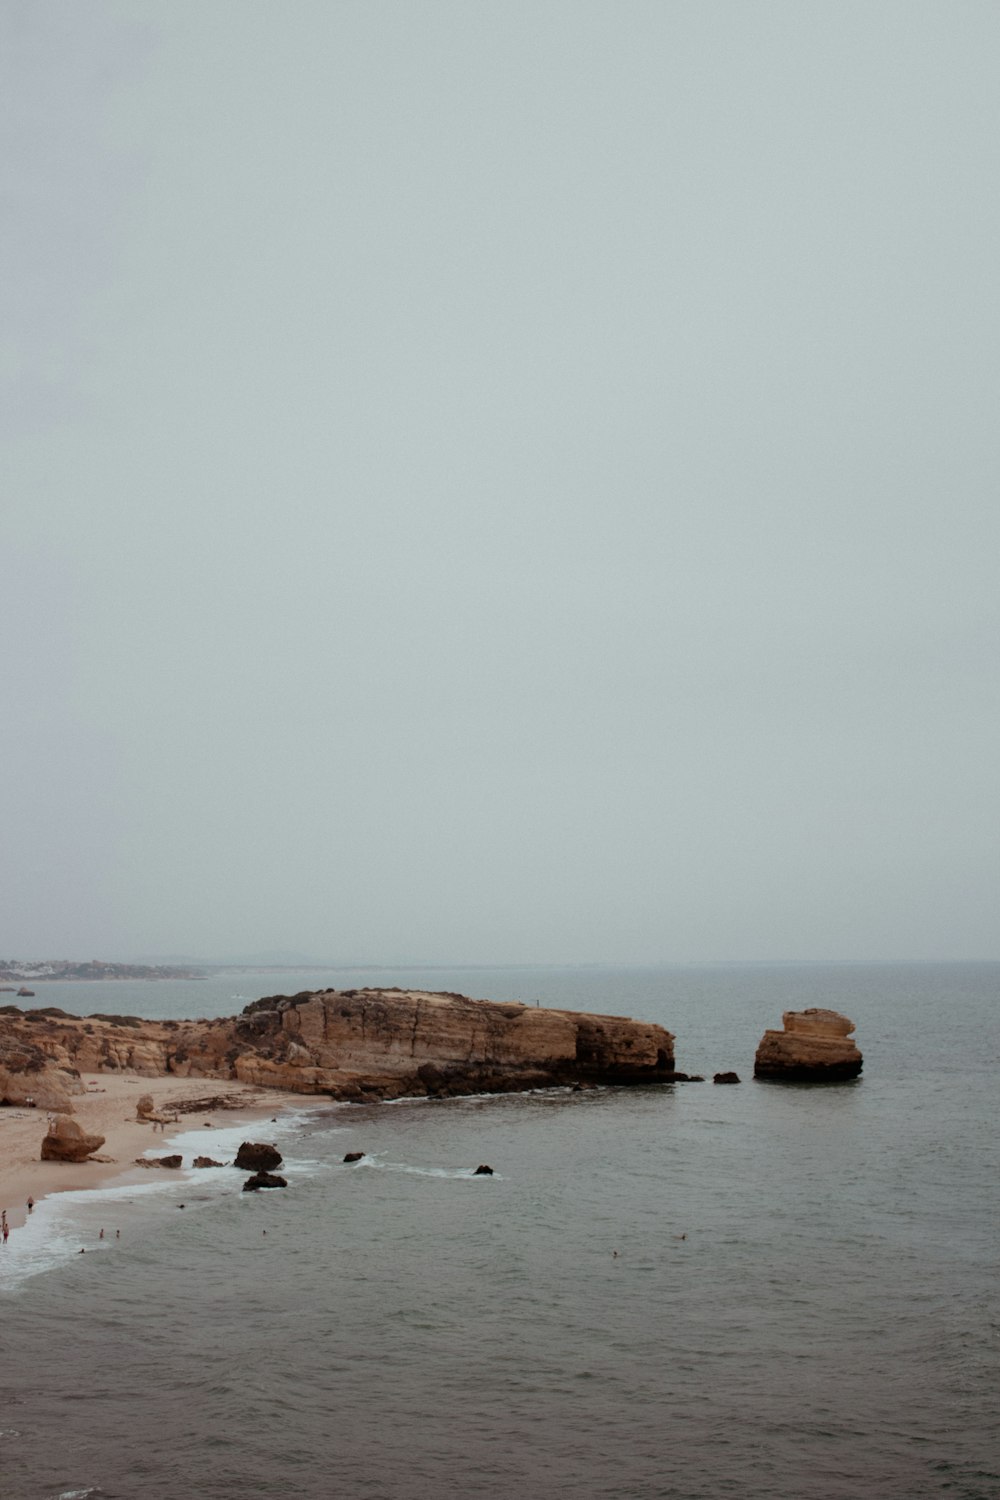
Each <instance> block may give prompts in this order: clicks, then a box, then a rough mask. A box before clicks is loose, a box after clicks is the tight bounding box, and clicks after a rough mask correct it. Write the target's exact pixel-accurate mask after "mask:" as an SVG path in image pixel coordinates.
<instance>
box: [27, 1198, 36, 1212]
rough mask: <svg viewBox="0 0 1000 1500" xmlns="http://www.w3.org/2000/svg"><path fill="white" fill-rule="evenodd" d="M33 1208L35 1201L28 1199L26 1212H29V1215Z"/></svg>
mask: <svg viewBox="0 0 1000 1500" xmlns="http://www.w3.org/2000/svg"><path fill="white" fill-rule="evenodd" d="M34 1206H35V1200H34V1198H29V1199H28V1212H29V1214H30V1213H31V1210H32V1209H33V1208H34Z"/></svg>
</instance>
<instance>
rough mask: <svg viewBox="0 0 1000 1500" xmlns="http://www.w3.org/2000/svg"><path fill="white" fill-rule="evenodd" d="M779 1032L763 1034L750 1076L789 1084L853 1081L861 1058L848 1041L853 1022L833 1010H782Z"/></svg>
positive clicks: (859, 1067)
mask: <svg viewBox="0 0 1000 1500" xmlns="http://www.w3.org/2000/svg"><path fill="white" fill-rule="evenodd" d="M782 1023H783V1025H784V1030H783V1031H765V1033H764V1035H763V1037H762V1039H761V1043H760V1046H759V1047H758V1048H757V1056H756V1058H755V1059H754V1066H753V1071H754V1077H755V1078H769V1079H785V1080H787V1081H788V1082H791V1083H832V1082H837V1081H839V1080H841V1079H844V1078H856V1077H857V1076H858V1074H859V1073H860V1072H861V1065H862V1061H863V1059H862V1056H861V1053H860V1052H859V1051H858V1049H857V1047H856V1046H855V1045H854V1043H853V1042H852V1041H851V1039H850V1038H851V1032H852V1031H853V1030H854V1022H853V1021H849V1020H848V1019H847V1017H846V1016H841V1015H838V1014H837V1012H836V1011H835V1010H817V1009H810V1010H786V1011H785V1014H784V1015H783V1016H782Z"/></svg>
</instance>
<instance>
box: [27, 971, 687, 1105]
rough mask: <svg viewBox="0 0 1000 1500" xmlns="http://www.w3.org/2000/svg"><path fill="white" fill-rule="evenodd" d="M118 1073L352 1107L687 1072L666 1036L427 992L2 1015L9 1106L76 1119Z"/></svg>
mask: <svg viewBox="0 0 1000 1500" xmlns="http://www.w3.org/2000/svg"><path fill="white" fill-rule="evenodd" d="M116 1072H131V1073H138V1074H140V1075H141V1076H144V1077H149V1078H155V1077H166V1076H173V1077H175V1078H206V1079H207V1078H214V1079H224V1080H228V1081H237V1082H239V1083H242V1084H253V1085H258V1086H263V1087H267V1088H273V1089H281V1090H285V1091H288V1092H292V1093H296V1094H310V1095H325V1096H327V1097H331V1098H335V1099H346V1100H364V1099H380V1098H390V1097H402V1096H409V1097H425V1096H430V1097H435V1098H440V1097H447V1096H449V1095H457V1094H471V1093H502V1092H509V1091H513V1090H520V1089H527V1088H544V1087H549V1086H553V1085H572V1084H581V1085H585V1084H588V1083H589V1084H596V1083H613V1084H636V1083H650V1082H654V1083H655V1082H671V1081H673V1080H675V1079H679V1078H683V1077H684V1076H685V1075H683V1074H678V1073H676V1072H675V1071H674V1038H673V1036H672V1034H671V1033H670V1032H669V1031H667V1030H665V1029H664V1028H663V1027H662V1026H657V1025H653V1024H652V1023H649V1022H644V1021H633V1020H630V1019H627V1018H625V1017H621V1016H601V1015H589V1014H585V1013H583V1012H577V1011H565V1010H548V1009H540V1008H536V1007H532V1006H526V1005H523V1004H520V1003H512V1004H500V1003H496V1002H493V1001H488V1000H472V999H469V998H468V997H467V996H465V995H456V994H442V993H431V992H428V991H422V990H387V989H362V990H321V991H312V992H303V993H302V994H299V995H294V996H288V995H275V996H271V997H269V998H267V999H264V1000H258V1001H255V1002H254V1003H253V1004H252V1005H248V1006H247V1007H246V1009H245V1010H244V1011H243V1012H242V1013H241V1014H240V1015H238V1016H231V1017H226V1018H222V1019H218V1020H200V1021H147V1020H142V1019H141V1018H139V1017H137V1016H109V1015H94V1016H87V1017H77V1016H69V1015H67V1014H66V1013H65V1012H63V1011H61V1010H59V1009H57V1008H56V1007H52V1006H49V1007H44V1008H41V1009H36V1010H29V1011H21V1010H20V1009H18V1008H17V1007H16V1006H13V1005H10V1006H4V1007H2V1008H0V1100H6V1101H7V1102H9V1103H12V1104H23V1103H25V1102H28V1101H30V1100H33V1101H34V1103H35V1104H36V1105H37V1106H39V1107H41V1108H44V1109H46V1110H55V1111H63V1112H67V1113H72V1109H73V1105H72V1099H73V1096H74V1095H75V1094H78V1093H80V1092H81V1089H82V1086H81V1084H80V1081H79V1075H80V1074H81V1073H95V1074H101V1073H116Z"/></svg>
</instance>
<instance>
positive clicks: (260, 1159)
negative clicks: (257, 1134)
mask: <svg viewBox="0 0 1000 1500" xmlns="http://www.w3.org/2000/svg"><path fill="white" fill-rule="evenodd" d="M235 1164H236V1166H238V1167H240V1168H242V1170H243V1171H244V1172H268V1171H270V1169H271V1167H280V1166H281V1152H280V1151H279V1150H278V1149H277V1147H275V1146H267V1145H264V1144H263V1142H260V1141H257V1142H254V1141H244V1142H243V1144H242V1146H241V1147H240V1149H239V1150H238V1151H237V1153H236V1163H235Z"/></svg>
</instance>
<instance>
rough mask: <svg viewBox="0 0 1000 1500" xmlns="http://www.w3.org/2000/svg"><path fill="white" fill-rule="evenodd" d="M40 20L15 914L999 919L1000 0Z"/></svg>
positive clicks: (3, 589)
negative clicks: (999, 78) (996, 0)
mask: <svg viewBox="0 0 1000 1500" xmlns="http://www.w3.org/2000/svg"><path fill="white" fill-rule="evenodd" d="M0 17H2V77H0V84H2V88H0V130H2V151H0V186H2V195H3V196H2V235H0V256H2V266H0V270H2V287H0V297H2V304H0V306H2V324H0V373H2V391H0V427H2V433H0V437H2V501H0V505H2V520H0V622H2V630H3V652H2V663H0V665H2V679H3V680H2V698H0V735H2V739H0V743H2V745H3V772H2V776H0V841H2V855H0V883H2V893H0V895H2V900H0V951H2V952H3V953H4V954H5V955H6V956H21V957H34V956H75V957H87V958H89V957H105V958H116V957H128V956H131V955H135V954H148V953H160V954H165V953H174V952H187V953H196V954H200V955H203V956H205V957H206V958H208V957H212V956H213V955H217V954H220V953H236V952H241V951H247V950H250V951H259V950H261V949H263V948H276V947H281V948H292V949H296V950H300V951H303V952H305V953H309V954H313V955H316V956H318V957H320V958H323V959H328V960H331V959H336V960H342V961H373V962H383V963H391V962H403V961H407V960H418V959H427V960H435V961H439V962H456V963H457V962H476V961H478V962H483V963H491V962H506V961H513V962H517V961H523V962H530V961H551V962H561V961H601V960H606V961H610V962H627V961H634V962H647V961H656V960H659V959H666V960H679V961H686V960H698V959H764V958H846V959H857V958H873V957H874V958H878V957H884V958H997V957H1000V945H998V941H997V908H998V901H997V896H998V884H1000V882H998V875H1000V837H998V832H1000V829H998V821H1000V820H998V813H1000V743H998V741H1000V733H998V730H1000V692H998V681H1000V679H998V667H1000V640H998V636H1000V630H998V578H997V575H998V560H1000V537H998V531H1000V483H998V481H1000V463H998V397H1000V362H998V312H1000V307H998V300H1000V291H998V267H1000V232H998V231H1000V208H998V184H1000V88H998V84H997V58H998V57H1000V8H998V7H997V6H996V5H995V4H994V3H992V0H990V3H962V0H946V3H945V0H942V3H934V4H926V3H920V0H903V3H898V4H897V3H886V0H883V3H878V0H874V3H873V0H861V3H850V0H836V3H833V0H830V3H810V0H788V3H785V0H766V3H758V0H733V3H712V0H697V3H695V0H691V3H684V4H679V3H672V0H656V3H644V0H609V3H588V0H567V3H563V0H525V3H521V0H502V3H501V0H400V3H369V0H363V3H362V0H352V3H338V0H295V3H294V4H287V3H284V0H266V3H264V0H210V3H204V4H202V3H195V0H169V3H168V0H156V3H145V0H128V3H110V0H88V3H76V0H0Z"/></svg>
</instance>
